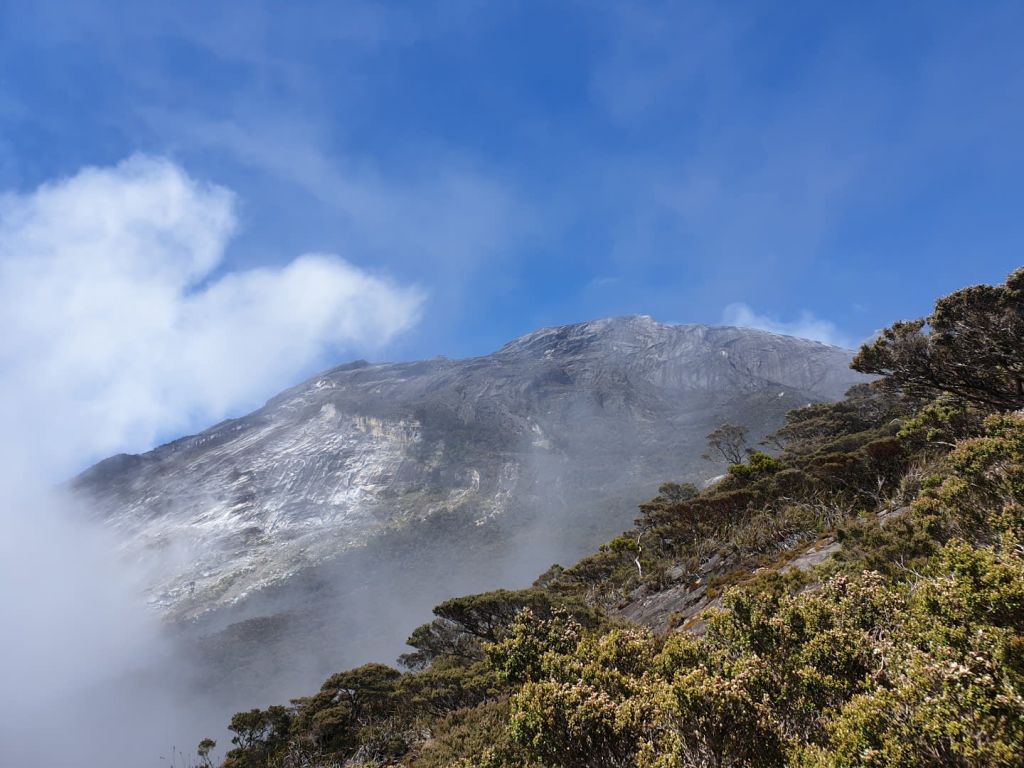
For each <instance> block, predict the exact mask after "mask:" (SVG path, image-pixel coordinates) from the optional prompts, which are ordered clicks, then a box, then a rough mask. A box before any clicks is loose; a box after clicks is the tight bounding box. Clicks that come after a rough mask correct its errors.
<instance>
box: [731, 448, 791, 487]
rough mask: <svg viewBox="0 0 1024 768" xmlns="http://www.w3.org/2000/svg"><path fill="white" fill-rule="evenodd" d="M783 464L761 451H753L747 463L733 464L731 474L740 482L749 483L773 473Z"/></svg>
mask: <svg viewBox="0 0 1024 768" xmlns="http://www.w3.org/2000/svg"><path fill="white" fill-rule="evenodd" d="M782 467H783V464H782V462H781V461H779V460H778V459H775V458H772V457H771V456H769V455H768V454H767V453H762V452H761V451H751V452H750V455H749V456H748V457H747V462H746V464H731V465H730V466H729V475H730V476H731V477H732V478H733V479H734V480H736V481H738V482H740V483H749V482H750V481H751V480H756V479H757V478H759V477H764V476H765V475H771V474H774V473H776V472H778V471H779V470H780V469H782Z"/></svg>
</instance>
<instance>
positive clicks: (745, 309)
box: [722, 302, 854, 349]
mask: <svg viewBox="0 0 1024 768" xmlns="http://www.w3.org/2000/svg"><path fill="white" fill-rule="evenodd" d="M722 323H723V324H724V325H732V326H736V327H738V328H756V329H758V330H761V331H769V332H770V333H780V334H783V335H785V336H798V337H800V338H802V339H811V340H813V341H820V342H821V343H823V344H831V345H833V346H836V347H845V348H846V349H851V348H852V347H853V346H854V343H853V341H851V340H850V338H849V337H848V336H846V335H845V334H844V333H842V332H841V331H840V330H839V329H838V328H837V327H836V325H835V323H832V322H830V321H828V320H822V319H821V318H819V317H815V316H814V314H813V313H811V312H808V311H806V310H804V311H803V312H801V313H800V316H799V317H798V318H797V319H796V320H789V321H787V320H779V319H778V318H776V317H772V316H771V315H762V314H759V313H757V312H755V311H754V310H753V309H752V308H751V307H750V306H748V305H746V304H743V303H739V302H738V303H735V304H730V305H729V306H727V307H726V308H725V309H724V310H723V311H722Z"/></svg>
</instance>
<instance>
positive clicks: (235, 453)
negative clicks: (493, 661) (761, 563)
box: [73, 316, 864, 675]
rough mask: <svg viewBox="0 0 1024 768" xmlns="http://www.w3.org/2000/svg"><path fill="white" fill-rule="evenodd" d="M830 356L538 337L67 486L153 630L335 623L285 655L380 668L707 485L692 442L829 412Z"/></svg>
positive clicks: (291, 394) (349, 377)
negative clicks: (453, 601)
mask: <svg viewBox="0 0 1024 768" xmlns="http://www.w3.org/2000/svg"><path fill="white" fill-rule="evenodd" d="M850 357H851V353H850V352H848V351H847V350H843V349H838V348H835V347H830V346H827V345H824V344H820V343H817V342H812V341H807V340H803V339H797V338H791V337H785V336H779V335H774V334H770V333H765V332H762V331H756V330H750V329H740V328H724V327H708V326H701V325H668V324H662V323H657V322H655V321H653V320H652V319H651V318H649V317H645V316H634V317H621V318H611V319H603V320H597V321H592V322H586V323H580V324H575V325H567V326H562V327H557V328H546V329H543V330H540V331H537V332H535V333H531V334H529V335H527V336H524V337H522V338H519V339H517V340H515V341H512V342H510V343H509V344H507V345H505V346H504V347H502V348H501V349H500V350H498V351H497V352H495V353H494V354H491V355H486V356H483V357H475V358H470V359H465V360H449V359H446V358H437V359H433V360H426V361H422V362H412V363H385V364H370V363H366V362H356V363H351V364H348V365H343V366H340V367H337V368H334V369H331V370H328V371H325V372H324V373H322V374H320V375H318V376H316V377H314V378H312V379H310V380H308V381H306V382H304V383H302V384H300V385H299V386H296V387H294V388H292V389H290V390H287V391H285V392H283V393H281V394H280V395H278V396H277V397H274V398H273V399H272V400H270V401H269V402H268V403H267V404H266V405H265V406H264V407H262V408H260V409H259V410H257V411H255V412H253V413H251V414H249V415H248V416H245V417H242V418H239V419H232V420H228V421H225V422H222V423H221V424H218V425H216V426H214V427H212V428H210V429H208V430H206V431H205V432H202V433H200V434H198V435H195V436H192V437H186V438H182V439H180V440H176V441H174V442H172V443H169V444H167V445H164V446H161V447H159V448H157V449H155V450H153V451H150V452H149V453H146V454H143V455H120V456H115V457H112V458H110V459H107V460H105V461H103V462H100V463H99V464H97V465H96V466H94V467H92V468H91V469H89V470H87V471H86V472H84V473H83V474H82V475H80V476H79V477H78V478H76V479H75V481H74V482H73V488H74V489H75V491H76V492H77V493H79V494H80V495H82V496H84V497H86V498H88V499H89V500H90V501H91V502H92V504H93V505H94V508H95V509H96V510H97V513H98V514H99V515H100V516H101V517H102V519H103V520H104V522H105V523H106V525H107V526H109V527H110V528H111V529H112V530H114V531H116V533H117V534H118V536H119V537H120V540H121V541H123V542H124V547H125V551H126V553H128V554H129V555H130V556H132V557H135V558H137V559H139V560H141V561H145V562H146V563H147V564H149V566H150V567H151V569H152V572H153V573H154V576H153V583H152V590H151V599H152V601H153V602H154V604H155V605H156V606H158V607H159V608H160V609H161V610H162V611H163V612H164V613H165V614H166V615H167V616H168V617H170V618H172V619H178V620H183V619H187V620H190V621H191V622H192V624H193V625H195V626H197V627H200V628H201V629H202V632H204V633H206V634H207V636H209V637H219V638H220V639H221V641H223V642H229V641H230V642H236V641H240V638H241V639H244V638H245V637H254V638H255V639H256V640H257V641H258V643H257V644H265V643H266V642H267V638H268V637H270V636H273V637H285V636H287V637H291V638H292V640H295V641H296V642H298V641H299V640H300V639H301V637H302V636H303V635H304V634H306V633H304V632H303V631H302V627H303V626H305V624H307V623H308V622H309V621H313V620H316V621H321V622H326V621H335V620H337V619H338V617H341V616H344V617H346V622H345V624H344V626H343V627H342V628H341V630H339V632H338V633H336V635H337V637H338V639H337V646H336V647H331V648H316V649H309V648H305V649H302V651H301V652H302V653H305V654H312V655H313V656H319V657H320V658H322V659H323V664H324V665H327V666H330V665H332V664H335V663H337V658H336V657H337V655H338V654H339V653H342V652H343V651H344V652H345V653H352V654H354V655H355V656H359V655H360V654H362V655H363V656H366V655H371V656H374V657H380V656H385V655H387V654H391V653H392V652H393V651H396V650H398V649H399V648H400V645H401V640H402V639H403V638H404V636H405V633H407V631H408V630H409V629H410V628H411V627H412V626H414V625H415V623H417V620H418V619H420V618H421V617H422V615H424V614H425V612H426V611H427V609H428V608H429V606H431V605H433V604H434V603H435V602H437V601H438V600H440V599H443V598H444V597H447V596H449V595H451V594H459V593H462V592H467V591H478V590H480V589H484V588H488V587H491V586H499V585H512V586H515V585H521V584H523V583H528V582H529V581H530V580H532V578H533V576H535V575H536V573H538V572H540V571H541V570H543V569H544V568H545V567H547V566H548V565H550V564H551V563H552V562H556V561H561V562H572V561H574V560H575V559H577V558H579V557H580V556H582V555H583V554H585V553H586V552H588V551H591V550H592V549H593V548H594V547H596V546H597V545H598V544H600V543H601V542H603V541H606V540H607V539H608V538H609V537H610V536H613V535H614V534H616V533H617V532H619V531H621V530H623V529H624V528H627V527H629V526H630V525H631V523H632V518H633V513H632V512H631V510H633V509H635V502H636V500H637V499H639V498H645V497H650V496H652V495H654V493H655V492H656V489H657V487H658V485H659V483H661V482H663V481H665V480H690V481H695V482H702V481H705V480H707V479H708V478H710V477H711V476H714V475H716V474H718V473H720V472H721V471H722V469H723V467H722V465H721V464H720V463H719V464H714V463H709V462H708V461H706V460H704V459H701V458H700V456H701V454H702V453H703V451H704V446H705V436H706V434H707V433H708V432H709V431H710V430H711V429H713V428H714V427H716V426H718V425H720V424H722V423H725V422H731V423H738V424H743V425H746V426H748V427H749V428H750V434H751V444H755V443H756V442H757V440H759V439H760V438H762V437H763V436H764V435H765V434H767V433H769V432H770V431H772V430H773V429H775V428H777V427H778V426H779V425H780V424H781V422H782V417H783V414H785V412H786V411H788V410H790V409H791V408H794V407H798V406H801V405H805V404H807V403H811V402H821V401H828V400H835V399H838V398H839V397H841V396H842V394H843V393H844V392H845V390H846V389H847V388H848V387H849V386H850V385H852V384H854V383H856V382H858V381H860V380H863V378H864V377H862V376H860V375H859V374H856V373H854V372H852V371H850V370H849V368H848V365H849V362H850ZM410 613H412V614H414V615H412V616H411V617H410V615H409V614H410ZM356 619H357V620H356ZM320 636H321V637H324V636H329V633H328V634H327V635H324V634H321V635H320ZM359 638H363V639H364V640H365V642H361V641H360V639H359ZM289 647H291V646H289ZM353 648H355V649H357V650H355V651H353V650H352V649H353ZM346 660H348V659H346ZM386 660H390V658H388V659H386ZM321 671H322V670H320V669H317V670H314V671H312V672H311V673H310V674H311V675H315V674H319V673H320V672H321Z"/></svg>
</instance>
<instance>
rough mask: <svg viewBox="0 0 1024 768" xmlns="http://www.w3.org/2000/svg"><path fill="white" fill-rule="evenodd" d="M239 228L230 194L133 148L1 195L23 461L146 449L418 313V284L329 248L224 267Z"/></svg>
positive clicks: (67, 466) (2, 379)
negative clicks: (258, 264)
mask: <svg viewBox="0 0 1024 768" xmlns="http://www.w3.org/2000/svg"><path fill="white" fill-rule="evenodd" d="M234 230H235V215H234V197H233V195H232V194H231V193H230V192H229V191H227V190H225V189H223V188H221V187H217V186H214V185H210V184H204V183H202V182H199V181H196V180H194V179H192V178H190V177H189V176H188V175H187V174H186V173H185V172H183V171H182V170H181V169H180V168H178V167H177V166H175V165H174V164H173V163H171V162H169V161H166V160H161V159H153V158H147V157H141V156H137V157H133V158H131V159H129V160H127V161H125V162H123V163H121V164H120V165H118V166H116V167H113V168H88V169H85V170H83V171H81V172H79V173H78V174H76V175H75V176H73V177H70V178H67V179H63V180H60V181H57V182H54V183H51V184H48V185H45V186H42V187H40V188H39V189H37V190H35V191H34V192H31V193H27V194H8V195H5V196H3V197H0V328H2V332H0V425H2V427H3V428H4V429H5V430H6V431H7V434H8V435H17V436H18V441H20V442H21V443H22V447H23V449H24V454H25V455H26V456H31V457H34V460H35V461H40V460H42V459H40V457H45V462H46V464H47V465H48V466H46V467H45V470H46V471H47V472H49V473H62V472H67V471H70V470H73V469H76V468H78V467H80V466H81V464H82V463H83V462H85V461H87V460H91V459H94V458H98V457H100V456H102V455H105V454H108V453H111V452H114V451H118V450H134V449H141V448H146V447H148V446H149V445H151V443H152V442H153V441H154V440H155V439H156V438H158V437H159V436H161V435H164V434H167V433H168V432H169V431H175V430H182V429H186V428H192V427H195V426H199V425H203V424H205V423H208V422H210V421H213V420H215V419H219V418H222V417H223V416H225V415H227V414H230V413H231V412H232V411H234V410H236V409H239V408H245V407H249V406H251V405H253V404H256V403H258V402H260V401H261V400H262V399H263V398H265V397H266V396H268V395H270V394H273V393H274V392H275V391H276V390H277V389H279V388H281V387H283V386H285V385H287V384H289V383H292V382H293V381H294V378H295V377H296V376H297V375H299V374H300V373H302V372H304V371H305V370H307V369H308V368H309V366H311V365H314V364H316V363H318V362H320V359H321V358H322V357H323V356H324V355H325V354H327V353H329V352H335V353H338V352H340V350H342V349H366V348H373V347H377V346H379V345H381V344H384V343H386V342H387V341H389V340H390V339H391V338H392V337H394V336H395V335H396V334H398V333H400V332H401V331H403V330H405V329H407V328H409V327H410V326H411V325H412V324H413V323H414V322H415V320H416V318H417V316H418V313H419V309H420V306H421V303H422V295H421V293H420V292H419V291H418V290H416V289H414V288H408V287H401V286H397V285H395V284H393V283H391V282H389V281H387V280H386V279H383V278H380V277H376V276H372V275H370V274H367V273H366V272H364V271H362V270H360V269H358V268H356V267H354V266H352V265H351V264H348V263H347V262H345V261H344V260H342V259H340V258H338V257H336V256H329V255H322V254H307V255H303V256H300V257H299V258H297V259H295V260H294V261H292V262H291V263H289V264H287V265H285V266H283V267H274V268H260V269H250V270H245V271H235V272H230V271H228V272H224V271H223V259H224V252H225V247H226V245H227V243H228V241H229V240H230V238H231V236H232V234H233V232H234ZM8 442H9V441H8ZM26 443H31V444H30V445H29V444H26Z"/></svg>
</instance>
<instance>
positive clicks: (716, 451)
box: [704, 424, 749, 464]
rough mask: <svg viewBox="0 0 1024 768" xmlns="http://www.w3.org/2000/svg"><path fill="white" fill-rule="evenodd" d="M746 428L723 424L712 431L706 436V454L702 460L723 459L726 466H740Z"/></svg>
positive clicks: (745, 444) (744, 447)
mask: <svg viewBox="0 0 1024 768" xmlns="http://www.w3.org/2000/svg"><path fill="white" fill-rule="evenodd" d="M747 432H749V430H748V429H747V428H746V427H743V426H740V425H737V424H723V425H722V426H720V427H718V428H717V429H715V430H712V431H711V432H710V433H709V434H708V436H707V440H708V452H707V453H706V454H704V458H705V459H707V460H708V461H716V460H718V459H724V460H725V462H726V463H727V464H740V463H741V462H742V461H743V454H744V452H745V451H746V447H747Z"/></svg>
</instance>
